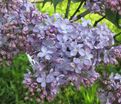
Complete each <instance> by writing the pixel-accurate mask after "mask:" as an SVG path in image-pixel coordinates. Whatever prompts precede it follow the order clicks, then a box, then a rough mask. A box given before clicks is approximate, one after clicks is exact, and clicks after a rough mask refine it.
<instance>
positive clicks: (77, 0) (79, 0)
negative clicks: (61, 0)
mask: <svg viewBox="0 0 121 104" xmlns="http://www.w3.org/2000/svg"><path fill="white" fill-rule="evenodd" d="M81 1H82V0H72V2H74V3H77V2H81Z"/></svg>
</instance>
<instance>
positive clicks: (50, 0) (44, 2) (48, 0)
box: [42, 0, 52, 7]
mask: <svg viewBox="0 0 121 104" xmlns="http://www.w3.org/2000/svg"><path fill="white" fill-rule="evenodd" d="M47 2H51V3H52V0H44V1H43V5H42V7H44V6H45V4H46V3H47Z"/></svg>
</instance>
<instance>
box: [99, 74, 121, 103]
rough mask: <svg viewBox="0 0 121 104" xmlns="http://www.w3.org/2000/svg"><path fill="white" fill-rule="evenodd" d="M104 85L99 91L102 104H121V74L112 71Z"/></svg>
mask: <svg viewBox="0 0 121 104" xmlns="http://www.w3.org/2000/svg"><path fill="white" fill-rule="evenodd" d="M103 85H104V86H103V88H101V89H99V92H98V95H99V98H100V101H101V104H121V75H120V74H118V73H116V74H114V73H111V75H110V76H109V78H106V79H105V80H103Z"/></svg>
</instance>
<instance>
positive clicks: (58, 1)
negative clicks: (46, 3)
mask: <svg viewBox="0 0 121 104" xmlns="http://www.w3.org/2000/svg"><path fill="white" fill-rule="evenodd" d="M60 2H63V0H52V3H53V6H54V11H56V6H57V5H58V4H59V3H60Z"/></svg>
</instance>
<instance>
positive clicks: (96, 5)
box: [84, 0, 105, 13]
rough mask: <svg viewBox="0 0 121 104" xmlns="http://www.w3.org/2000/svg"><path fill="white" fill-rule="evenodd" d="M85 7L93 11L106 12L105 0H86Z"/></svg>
mask: <svg viewBox="0 0 121 104" xmlns="http://www.w3.org/2000/svg"><path fill="white" fill-rule="evenodd" d="M84 7H85V8H87V9H89V10H90V11H91V12H97V13H104V12H105V0H86V3H85V5H84Z"/></svg>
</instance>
